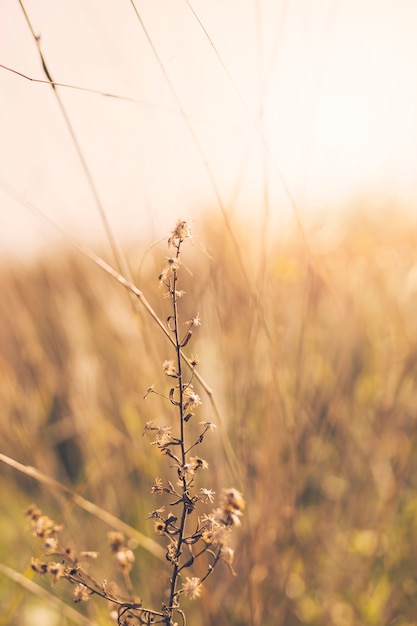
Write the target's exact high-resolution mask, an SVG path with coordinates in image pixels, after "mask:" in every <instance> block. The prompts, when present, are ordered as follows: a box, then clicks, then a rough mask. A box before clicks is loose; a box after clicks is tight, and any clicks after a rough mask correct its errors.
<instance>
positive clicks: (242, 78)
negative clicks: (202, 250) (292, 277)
mask: <svg viewBox="0 0 417 626" xmlns="http://www.w3.org/2000/svg"><path fill="white" fill-rule="evenodd" d="M23 6H24V8H25V10H26V13H27V15H28V17H29V20H30V21H31V23H32V26H33V29H34V31H35V33H36V34H37V35H40V37H41V39H40V45H41V48H42V52H43V55H44V58H45V61H46V64H47V66H48V68H49V71H50V73H51V75H52V76H53V78H54V80H55V81H56V82H59V83H66V84H70V85H74V86H78V87H86V88H89V89H94V90H98V91H100V92H106V93H112V94H117V95H121V96H126V97H127V98H130V99H132V100H135V101H136V102H133V101H127V100H124V99H115V98H109V97H105V96H102V95H99V94H95V93H86V92H83V91H79V90H74V89H68V88H65V87H57V92H58V93H59V96H60V97H61V99H62V102H63V105H64V107H65V111H66V114H67V116H68V119H69V120H70V123H71V125H72V128H73V131H74V133H75V135H76V137H77V139H78V142H79V145H80V147H81V150H82V153H83V157H84V159H85V162H86V163H87V166H88V168H89V171H90V174H91V177H92V179H93V180H94V183H95V186H96V189H97V191H98V194H99V196H100V198H101V201H102V204H103V207H104V209H105V211H106V214H107V216H108V219H109V222H110V224H111V228H112V230H113V232H114V233H115V235H116V236H117V237H118V238H121V239H122V238H123V237H126V236H128V237H129V238H130V239H134V238H135V237H138V238H139V237H140V235H141V234H145V235H146V236H147V237H151V238H158V237H160V236H164V235H165V234H166V233H167V232H169V230H170V229H171V226H172V224H173V222H175V220H176V218H177V217H185V218H187V219H190V220H191V221H192V222H193V223H195V224H196V226H197V228H198V215H199V213H200V211H201V210H202V209H210V211H212V212H213V215H217V214H220V213H221V209H220V208H219V202H218V198H220V201H221V203H222V205H223V207H224V209H225V210H227V211H228V212H229V213H230V214H231V215H233V216H240V215H242V216H245V215H250V216H252V217H255V216H256V218H257V221H258V222H259V221H260V218H261V217H262V216H263V215H264V213H265V206H266V205H265V200H264V198H265V193H264V191H265V184H266V188H267V190H268V198H269V208H270V223H271V228H275V227H277V226H278V227H279V226H280V225H281V224H284V223H286V222H288V221H289V220H291V219H293V217H292V216H293V206H292V201H291V200H290V199H289V197H288V191H289V193H290V195H291V197H292V200H293V201H294V202H295V204H296V207H297V210H298V211H299V214H300V216H301V219H302V220H303V222H304V223H305V225H306V227H307V230H308V228H309V224H312V223H314V220H315V219H316V218H315V216H316V215H317V213H319V212H321V211H322V210H323V209H326V210H327V211H328V213H327V216H328V217H327V218H326V219H328V220H329V221H332V220H333V221H334V220H337V218H338V215H339V214H340V211H341V207H342V208H343V207H345V206H346V204H348V202H349V201H352V202H353V201H356V199H357V198H358V197H366V198H368V200H369V202H370V203H371V204H372V203H373V204H374V205H375V206H376V207H377V208H378V206H379V205H380V206H381V207H384V204H385V203H386V202H391V201H392V202H393V205H394V206H396V207H397V208H398V209H399V208H400V207H401V208H402V209H403V210H405V211H406V212H409V213H411V214H414V213H416V214H417V178H416V171H417V71H416V69H415V68H416V67H417V37H416V32H417V2H416V1H415V0H396V1H394V0H281V1H280V0H251V1H249V0H189V2H187V1H186V0H142V1H137V2H136V8H137V10H138V12H139V14H140V16H141V19H142V22H143V24H144V26H145V28H146V30H147V34H148V36H149V38H150V40H151V42H152V45H153V47H154V50H155V51H156V53H157V55H158V58H159V60H157V59H156V57H155V54H154V52H153V51H152V49H151V46H150V44H149V41H148V39H147V36H146V35H145V33H144V30H143V28H142V25H141V23H140V21H139V20H138V18H137V16H136V14H135V12H134V10H133V8H132V4H131V2H130V0H105V1H103V0H26V1H24V2H23ZM191 8H192V9H193V10H194V12H195V14H196V15H195V14H194V13H193V11H192V10H191ZM196 16H197V17H196ZM0 24H1V31H2V34H1V37H0V64H1V65H3V66H7V67H8V68H11V69H13V70H16V71H17V72H20V73H22V74H25V75H27V76H29V77H31V78H38V79H41V80H44V79H45V75H44V73H43V71H42V65H41V61H40V57H39V54H38V51H37V47H36V43H35V41H34V38H33V36H32V34H31V32H30V29H29V26H28V24H27V22H26V20H25V16H24V13H23V11H22V7H21V5H20V3H19V1H18V0H2V2H1V3H0ZM159 64H162V66H163V68H164V71H162V70H161V67H160V65H159ZM184 118H185V119H184ZM0 138H1V150H0V219H1V229H0V250H2V251H3V253H4V252H5V251H6V252H8V253H14V252H20V251H27V250H32V249H36V248H39V247H41V248H42V247H44V246H45V245H47V242H49V241H51V240H53V239H54V238H58V240H59V234H58V233H56V232H55V231H54V230H53V229H52V228H51V227H49V226H47V225H45V224H44V223H43V221H42V220H41V218H39V216H37V215H35V214H33V213H32V212H31V211H30V210H29V209H28V207H27V206H26V205H25V200H26V201H29V202H31V203H32V204H33V205H34V206H36V207H37V208H38V209H40V210H41V211H42V212H43V213H44V214H46V215H47V216H49V217H50V218H52V219H53V220H55V221H56V222H57V223H58V224H59V226H60V227H61V228H63V229H65V231H66V232H68V233H70V234H72V235H73V236H75V237H76V238H78V239H79V240H80V241H82V242H89V243H92V242H94V241H96V240H99V239H101V238H103V226H102V223H101V221H100V216H99V213H98V210H97V207H96V205H95V201H94V197H93V194H92V192H91V189H90V187H89V185H88V182H87V180H86V176H85V174H84V172H83V169H82V166H81V164H80V158H79V156H78V155H77V152H76V150H75V148H74V145H73V143H72V140H71V137H70V134H69V131H68V128H67V126H66V124H65V121H64V118H63V115H62V112H61V111H60V109H59V106H58V104H57V101H56V98H55V96H54V93H53V90H52V89H51V87H50V86H48V85H45V84H38V83H35V82H31V81H29V80H27V79H25V78H23V77H21V76H18V75H17V74H14V73H12V72H10V71H8V70H6V69H3V68H0ZM265 181H266V183H265Z"/></svg>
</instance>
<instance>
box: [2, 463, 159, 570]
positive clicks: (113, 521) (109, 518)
mask: <svg viewBox="0 0 417 626" xmlns="http://www.w3.org/2000/svg"><path fill="white" fill-rule="evenodd" d="M0 461H1V462H3V463H5V464H6V465H8V466H9V467H12V468H13V469H15V470H17V471H18V472H21V473H22V474H25V476H29V477H30V478H33V479H34V480H36V481H38V482H39V483H42V484H43V485H46V486H47V487H49V488H50V489H53V490H54V489H55V490H57V491H60V492H61V493H64V494H65V495H66V496H68V497H69V499H70V500H71V501H72V502H74V504H76V505H77V506H79V507H80V509H84V511H87V512H88V513H91V515H94V516H95V517H97V519H100V520H101V521H102V522H104V523H105V524H107V525H108V526H110V527H111V528H115V529H116V530H119V531H121V532H123V533H125V534H126V535H127V536H128V537H131V538H133V539H135V540H136V541H137V542H138V544H139V545H140V546H141V547H142V548H144V549H145V550H147V551H148V552H149V553H150V554H153V556H155V557H157V558H158V559H160V560H161V561H165V551H164V550H163V549H162V548H161V546H160V545H159V544H158V543H156V541H154V540H153V539H150V538H149V537H146V535H143V534H142V533H140V532H139V531H138V530H136V529H135V528H132V526H129V524H126V523H125V522H122V521H121V520H120V519H119V518H117V517H116V516H115V515H112V514H111V513H108V512H107V511H105V510H104V509H102V508H100V507H99V506H97V505H96V504H94V503H93V502H90V501H89V500H86V499H85V498H83V497H82V496H80V495H79V494H78V493H76V492H75V491H73V490H72V489H70V488H69V487H66V486H65V485H63V484H62V483H60V482H59V481H57V480H55V479H54V478H50V477H49V476H46V474H43V473H42V472H40V471H39V470H37V469H36V468H35V467H32V466H30V465H23V464H22V463H19V462H18V461H16V460H15V459H12V458H10V457H9V456H6V455H5V454H3V453H1V452H0Z"/></svg>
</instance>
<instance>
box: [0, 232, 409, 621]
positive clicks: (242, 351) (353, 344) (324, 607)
mask: <svg viewBox="0 0 417 626" xmlns="http://www.w3.org/2000/svg"><path fill="white" fill-rule="evenodd" d="M169 226H170V225H168V228H167V231H168V230H169ZM416 234H417V233H416V232H415V231H413V230H412V229H411V228H410V227H409V225H408V224H405V223H401V224H400V223H399V224H397V225H395V227H392V225H390V229H385V228H383V225H382V223H381V222H379V223H378V222H377V221H373V222H371V223H367V222H366V221H361V220H356V221H353V222H352V226H351V228H350V229H349V230H346V233H345V235H344V237H343V238H342V239H341V240H339V242H338V243H334V244H332V242H329V245H328V246H327V248H326V249H322V250H321V251H319V252H317V251H316V252H315V253H314V254H313V255H312V254H311V253H310V252H309V251H308V250H307V249H306V247H305V245H304V243H302V242H301V243H300V241H299V240H298V239H297V237H295V236H294V237H293V238H292V239H288V240H279V241H278V240H277V241H276V242H273V245H271V246H269V247H268V250H267V252H266V257H265V258H264V259H262V254H261V250H260V247H259V245H258V244H257V243H256V242H255V241H254V240H253V236H252V237H251V236H250V233H249V232H246V233H245V231H242V232H238V233H236V236H237V238H238V241H239V253H240V256H241V260H240V261H239V260H238V258H237V254H236V249H235V248H234V246H233V245H232V243H231V241H230V237H229V236H228V235H227V233H224V231H223V228H222V225H221V224H220V223H214V224H213V223H210V221H209V220H207V226H206V228H205V230H204V242H205V244H206V247H207V250H208V252H209V255H205V254H201V252H200V249H199V246H198V242H196V244H195V246H194V249H193V250H190V251H188V252H187V254H186V256H185V257H184V260H185V262H186V264H187V266H188V267H189V268H190V269H191V270H192V273H193V276H188V275H187V274H186V273H184V279H185V280H186V283H187V284H186V287H185V289H186V291H187V298H186V299H184V306H185V308H186V312H185V313H184V317H187V316H191V315H194V314H195V313H196V312H197V311H199V312H200V315H201V318H202V321H203V326H202V328H201V329H200V330H199V334H198V338H196V342H195V344H194V345H193V347H192V350H193V351H195V352H197V353H198V355H199V357H200V359H201V367H200V371H201V374H202V375H203V377H204V379H205V380H207V381H208V384H209V385H210V387H211V388H212V389H213V391H214V395H215V397H216V401H217V404H218V406H219V410H220V415H221V428H219V430H220V432H219V434H218V435H214V436H212V437H211V438H210V441H209V442H208V453H207V454H205V456H208V460H209V462H210V472H211V474H210V480H209V479H207V481H208V482H211V484H212V486H213V488H214V489H216V490H220V489H221V487H222V486H225V485H229V484H231V483H232V482H235V479H237V480H238V481H239V484H238V485H237V486H238V487H239V488H241V489H242V490H243V492H244V493H245V497H246V500H247V503H248V504H247V510H246V513H245V517H246V519H245V521H244V524H243V528H242V529H241V531H240V532H239V533H236V537H235V539H236V542H237V543H236V570H237V574H238V575H237V577H232V576H231V575H230V572H229V570H228V568H227V567H224V568H222V569H221V568H220V567H219V568H218V569H217V570H216V572H215V573H214V575H213V577H211V578H210V579H209V580H208V581H207V586H206V588H205V592H204V594H203V596H202V598H200V599H198V600H195V601H193V603H192V604H191V603H190V606H189V613H188V615H189V621H188V623H189V624H192V623H194V624H201V625H202V626H203V624H204V626H210V625H213V626H214V624H216V625H217V626H218V625H219V624H229V625H233V626H243V625H251V626H260V625H262V626H296V625H297V624H302V623H305V624H313V625H317V626H319V625H320V626H322V625H326V626H327V625H328V626H330V625H334V626H354V625H356V624H366V625H369V626H371V625H375V626H377V625H378V626H379V625H380V624H393V625H394V624H395V625H396V626H406V624H407V626H410V625H411V624H415V623H416V624H417V621H416V620H415V607H416V602H417V584H416V583H415V571H416V562H417V561H416V557H417V541H416V529H417V495H416V494H417V492H416V482H417V475H416V470H417V446H416V432H417V429H416V417H417V409H416V407H417V387H416V384H415V380H416V374H417V372H416V369H417V350H416V346H417V255H416V252H415V245H414V242H413V238H414V241H415V236H416ZM262 243H263V244H264V248H263V251H264V252H265V249H266V246H265V242H262ZM165 254H166V250H165V247H164V244H161V246H159V247H157V248H156V249H155V250H154V251H153V252H152V254H149V255H148V257H147V261H146V263H145V264H144V265H143V266H142V268H141V272H140V275H138V276H137V277H136V278H137V282H138V287H139V288H140V289H141V290H143V292H144V293H145V295H146V297H147V298H148V300H149V302H150V303H151V305H152V306H153V307H154V309H155V311H156V312H157V313H158V315H160V317H161V318H162V319H165V317H166V302H165V301H164V300H163V299H162V298H161V293H160V292H159V289H158V285H157V282H158V274H159V271H160V269H161V267H162V264H163V259H164V256H165ZM131 257H132V263H133V265H134V264H135V262H136V261H135V259H134V255H133V254H132V255H131ZM242 263H243V266H242ZM133 273H135V272H133ZM0 286H1V291H2V298H1V300H0V345H1V346H2V349H1V353H0V370H1V377H0V400H1V407H2V419H1V421H0V440H1V442H2V443H1V446H0V452H1V453H2V454H3V455H7V456H8V457H11V458H12V459H15V460H16V461H17V462H19V463H21V464H23V465H25V466H33V467H35V468H36V469H37V470H38V471H39V472H42V473H43V474H45V475H46V476H49V477H50V478H51V479H53V480H57V481H59V482H60V483H62V484H64V485H66V486H67V487H68V488H70V489H72V490H74V491H76V492H77V494H78V495H79V497H80V498H82V499H85V501H91V502H92V503H94V504H95V505H96V506H97V507H100V509H102V510H105V511H108V512H109V513H111V514H112V515H113V516H115V517H116V518H119V519H120V520H123V522H125V523H126V524H128V525H130V526H131V527H133V528H134V529H136V531H137V532H138V533H141V534H143V535H146V536H149V537H152V524H151V523H150V522H149V521H146V519H145V518H146V517H147V515H148V514H149V512H150V511H151V510H152V509H154V508H155V505H154V500H153V499H152V496H151V495H150V488H151V486H152V484H153V481H154V478H155V476H156V475H161V473H162V472H163V471H164V470H163V469H162V470H161V459H160V455H159V454H158V451H157V450H155V448H154V447H149V442H148V441H147V440H146V439H145V438H143V437H142V433H143V428H144V425H145V423H146V422H147V421H148V420H150V419H155V417H158V418H161V417H163V418H165V416H166V419H167V420H169V415H167V406H166V405H165V404H164V403H163V402H162V401H160V400H159V399H158V398H157V397H151V398H149V399H148V400H146V401H145V400H143V395H144V392H145V390H146V388H147V387H148V386H149V385H150V384H152V383H158V385H159V386H161V387H162V386H163V385H164V384H165V385H166V382H165V381H164V378H163V373H162V369H161V363H162V361H163V360H165V359H166V358H170V355H171V352H170V351H171V349H172V347H171V346H170V345H169V343H168V341H167V340H166V337H164V336H163V334H162V332H161V331H160V329H158V327H157V325H156V324H155V323H154V321H153V320H152V319H151V318H150V316H148V315H146V314H145V315H140V316H138V315H137V314H135V313H134V312H133V310H132V307H131V305H130V302H129V299H128V297H127V296H126V293H125V291H124V290H123V287H121V286H120V285H118V284H117V283H116V282H115V281H113V280H112V279H111V278H110V277H108V276H107V275H105V274H104V273H103V272H102V271H101V270H100V269H99V268H97V267H94V265H93V264H91V263H90V262H89V261H87V260H84V259H83V258H82V257H81V256H80V255H79V254H78V253H77V254H74V253H69V252H66V253H62V254H61V255H54V257H53V258H45V259H42V260H40V261H38V262H37V263H34V264H33V265H31V266H27V267H24V268H23V267H18V266H15V267H13V268H4V269H3V271H2V272H1V275H0ZM198 391H199V393H200V395H201V396H202V397H203V400H204V392H203V390H201V389H199V390H198ZM200 415H201V419H213V420H214V419H215V417H214V416H213V409H212V407H211V404H210V401H209V398H207V397H206V400H205V403H204V405H203V412H202V413H200ZM199 417H200V416H199ZM222 431H223V432H222ZM226 435H227V438H226ZM222 437H223V440H224V441H227V440H228V439H229V440H230V442H231V445H232V448H233V451H234V454H235V456H236V459H237V461H238V469H237V470H236V469H235V468H234V463H233V461H232V460H231V459H230V453H229V452H228V448H227V445H226V446H223V445H222V443H221V442H222ZM206 441H208V440H205V445H207V444H206ZM0 481H1V488H2V493H3V494H6V496H5V497H3V498H2V501H1V505H0V519H1V529H2V531H1V532H2V541H1V542H0V560H1V561H2V562H3V564H4V565H5V566H6V567H9V568H13V569H14V570H15V571H16V572H18V573H19V572H20V573H21V572H26V571H27V568H28V564H29V562H30V556H31V555H32V554H33V551H34V549H35V548H36V546H35V547H34V542H33V539H32V538H31V537H30V533H29V532H27V530H25V520H24V517H23V511H24V509H25V507H26V506H27V505H28V504H30V502H31V501H32V500H35V501H36V502H37V504H38V505H39V506H40V507H41V508H42V509H43V510H45V512H46V513H47V514H50V515H51V517H54V518H55V519H57V520H59V521H63V522H64V524H65V531H64V532H65V534H66V536H67V537H69V538H70V537H74V538H75V539H76V541H77V545H78V546H79V547H80V549H87V550H96V549H98V550H100V552H101V557H100V560H99V562H98V563H97V566H96V569H95V571H96V573H97V571H99V572H102V577H103V578H109V577H111V576H112V572H113V566H112V562H111V559H110V557H109V556H108V555H107V548H106V532H107V530H108V529H109V528H108V525H107V523H106V521H105V520H103V519H100V518H99V517H98V516H96V515H95V514H94V510H93V511H92V513H93V514H91V513H89V512H86V511H85V510H83V509H81V508H80V507H78V506H77V504H79V503H77V502H76V501H74V499H73V498H72V497H70V496H69V494H68V492H67V493H64V492H63V491H62V489H61V490H60V489H58V488H55V487H54V486H53V484H47V483H45V482H44V483H42V482H40V481H39V480H37V479H36V477H34V476H32V477H31V476H27V475H26V474H25V473H23V472H21V471H18V470H17V469H16V468H12V467H10V466H9V465H7V464H5V463H2V464H1V469H0ZM210 486H211V485H210ZM154 539H155V540H157V538H154ZM5 571H6V570H5V569H4V568H3V569H2V570H1V571H0V576H1V582H0V613H2V614H4V615H6V614H8V615H9V614H10V607H11V606H13V617H12V619H11V621H9V623H10V624H20V623H22V621H21V620H22V619H24V618H23V617H22V616H24V615H25V611H26V610H27V607H28V606H32V604H33V602H34V598H35V596H36V594H33V593H31V592H30V590H26V592H25V593H19V594H17V592H16V585H17V586H18V581H16V580H15V581H12V580H11V578H10V577H7V576H6V575H5ZM167 571H168V570H167V568H165V565H164V564H163V563H162V562H161V561H160V560H159V559H158V558H155V556H154V555H153V554H152V551H150V550H148V549H147V548H146V546H144V547H139V548H138V549H137V561H136V565H135V571H134V577H133V578H134V583H135V585H136V587H137V592H138V594H139V595H140V596H142V597H143V598H144V599H145V600H146V601H148V600H149V601H152V602H153V603H154V604H155V603H156V602H157V601H158V600H157V599H158V598H159V597H160V594H161V590H162V589H164V588H165V586H166V574H167ZM3 583H4V584H3ZM36 583H38V584H39V585H41V586H43V587H44V588H45V589H47V590H48V591H51V588H50V585H49V583H48V581H45V580H44V579H43V578H39V580H38V579H36ZM56 592H57V594H58V597H59V598H61V599H64V600H65V599H66V600H67V601H68V602H71V599H70V598H71V594H70V589H68V588H67V587H66V585H65V583H64V582H63V581H61V582H60V583H59V584H58V585H57V588H56ZM53 593H55V591H53ZM16 598H17V600H16ZM38 600H39V601H40V598H38ZM99 604H100V601H99V600H96V601H90V602H89V603H88V604H87V605H86V606H84V607H82V609H80V610H83V611H84V614H85V615H87V616H89V617H90V619H91V620H94V621H95V622H96V623H100V624H104V623H106V618H105V613H106V611H105V607H104V608H103V607H99V606H98V605H99ZM186 610H187V611H188V606H187V607H186ZM51 619H52V618H51ZM64 619H66V618H60V620H58V621H57V622H55V623H59V624H62V623H70V622H64V621H63V620H64ZM52 623H54V622H53V621H51V624H52ZM0 624H1V621H0Z"/></svg>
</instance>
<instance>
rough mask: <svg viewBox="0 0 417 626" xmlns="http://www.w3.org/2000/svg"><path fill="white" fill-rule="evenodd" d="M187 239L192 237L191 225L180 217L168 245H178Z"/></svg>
mask: <svg viewBox="0 0 417 626" xmlns="http://www.w3.org/2000/svg"><path fill="white" fill-rule="evenodd" d="M186 239H192V236H191V230H190V227H189V226H188V224H187V222H186V221H185V220H181V219H179V220H178V221H177V223H176V224H175V227H174V230H173V231H172V232H171V236H170V238H169V239H168V247H171V246H174V247H178V245H179V244H180V243H182V242H183V241H185V240H186Z"/></svg>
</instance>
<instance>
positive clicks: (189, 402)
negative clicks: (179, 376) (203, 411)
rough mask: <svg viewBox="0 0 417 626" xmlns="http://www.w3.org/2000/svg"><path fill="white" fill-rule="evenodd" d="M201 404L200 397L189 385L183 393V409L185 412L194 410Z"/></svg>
mask: <svg viewBox="0 0 417 626" xmlns="http://www.w3.org/2000/svg"><path fill="white" fill-rule="evenodd" d="M201 404H202V402H201V399H200V396H199V395H198V393H196V392H195V391H194V389H193V386H192V385H189V386H188V387H187V389H186V390H185V391H184V408H185V409H186V410H192V409H196V408H197V407H198V406H200V405H201Z"/></svg>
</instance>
